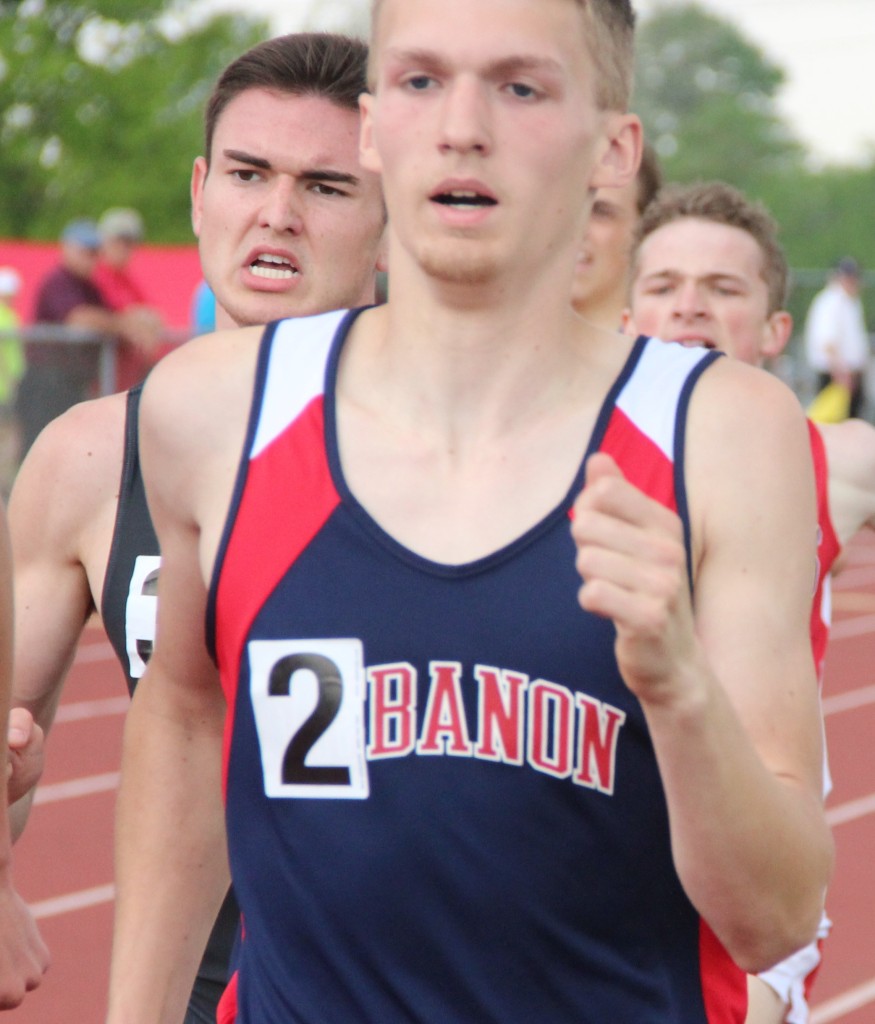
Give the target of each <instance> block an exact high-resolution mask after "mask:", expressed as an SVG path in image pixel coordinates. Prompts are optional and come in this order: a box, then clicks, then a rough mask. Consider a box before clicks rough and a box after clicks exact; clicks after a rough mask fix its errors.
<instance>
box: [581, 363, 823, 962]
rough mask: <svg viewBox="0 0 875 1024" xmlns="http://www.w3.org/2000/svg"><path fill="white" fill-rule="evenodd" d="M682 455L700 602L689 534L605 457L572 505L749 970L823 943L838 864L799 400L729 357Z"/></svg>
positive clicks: (809, 483) (706, 898)
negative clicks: (813, 637)
mask: <svg viewBox="0 0 875 1024" xmlns="http://www.w3.org/2000/svg"><path fill="white" fill-rule="evenodd" d="M734 378H737V379H734ZM686 447H687V459H686V466H685V478H686V481H687V490H688V493H689V497H690V506H691V524H692V534H693V545H694V551H693V564H694V574H695V604H694V606H691V602H690V597H689V589H688V586H687V576H686V565H685V556H684V548H683V535H682V530H681V524H680V520H679V519H678V517H677V516H676V515H675V514H674V513H673V512H670V511H669V510H668V509H666V508H665V507H663V506H662V505H659V504H657V503H655V502H653V501H651V500H650V499H648V498H646V497H645V496H644V495H643V494H641V492H639V491H637V490H636V489H635V488H634V487H632V486H631V485H630V484H629V483H628V482H627V481H625V480H624V479H623V478H622V476H621V475H620V474H619V470H618V469H617V467H616V465H615V464H614V463H613V461H612V460H610V459H609V458H607V456H597V457H594V459H593V460H591V462H590V465H589V467H588V470H589V471H588V481H587V486H586V488H585V489H584V492H583V494H582V496H581V498H580V499H579V500H578V503H577V506H576V518H575V524H574V535H575V538H576V540H577V543H578V568H579V569H580V571H581V574H582V576H583V577H584V579H585V581H586V582H585V583H584V585H583V587H582V588H581V603H582V604H583V606H584V607H585V608H588V609H589V610H592V611H596V612H599V613H601V614H603V615H606V616H609V617H610V618H612V619H613V620H614V622H615V624H616V626H617V657H618V662H619V665H620V670H621V672H622V673H623V677H624V679H625V680H626V683H627V685H628V686H629V687H630V689H631V690H632V691H633V692H634V693H635V694H636V696H638V698H639V699H640V700H641V703H642V706H643V709H644V712H645V715H646V716H647V721H648V725H649V728H650V732H651V736H652V739H653V743H654V747H655V750H656V756H657V759H658V761H659V766H660V772H661V775H662V780H663V785H664V787H665V793H666V798H667V801H668V809H669V818H670V825H671V835H672V850H673V855H674V860H675V865H676V867H677V870H678V874H679V876H680V878H681V881H682V882H683V884H684V887H685V889H686V891H687V894H688V895H689V897H690V899H691V900H692V902H693V904H694V905H695V906H696V907H697V909H698V910H699V913H700V914H701V915H702V917H703V918H704V919H705V920H706V921H707V922H708V923H709V925H710V926H711V928H712V929H713V930H714V932H715V933H716V935H717V936H718V938H720V940H721V941H722V942H723V944H724V946H725V947H726V948H727V950H728V952H729V953H730V954H731V955H732V956H733V958H734V959H735V960H736V962H737V963H738V964H739V966H741V967H742V968H743V969H745V970H748V971H757V970H761V969H763V968H764V967H766V966H770V965H771V964H773V963H775V962H777V961H778V960H780V959H782V958H783V957H785V956H787V955H789V954H790V953H791V952H793V951H794V950H795V949H797V948H799V947H801V946H803V945H805V944H806V942H808V941H809V940H810V938H811V937H812V936H813V934H814V931H815V927H816V925H817V922H818V920H819V917H820V911H821V907H822V897H823V891H824V888H825V886H826V883H827V881H828V878H829V873H830V870H831V864H832V844H831V839H830V835H829V830H828V828H827V826H826V822H825V818H824V814H823V806H822V798H821V765H822V761H821V750H820V737H821V733H820V722H819V716H818V702H817V686H816V682H815V679H814V668H813V664H812V659H811V647H810V641H809V638H808V617H809V614H810V601H811V586H812V580H813V578H814V566H815V509H814V487H813V476H812V467H811V456H810V452H809V449H808V441H807V433H806V428H805V424H804V421H803V418H802V414H801V412H800V410H799V407H798V402H796V400H795V398H794V396H793V395H792V394H791V393H790V392H789V391H788V390H787V389H786V388H784V386H783V385H781V384H780V383H779V382H778V381H776V380H774V379H772V378H769V377H768V375H766V374H764V373H762V371H759V370H753V369H751V368H750V367H747V366H742V365H740V364H733V363H731V362H730V361H729V360H721V361H720V362H719V363H718V364H716V365H715V366H713V367H712V368H710V369H709V370H708V371H707V372H706V373H705V374H704V375H703V377H702V379H701V381H700V383H699V385H698V387H697V388H696V390H695V392H694V395H693V399H692V402H691V407H690V416H689V424H688V429H687V439H686ZM776 467H780V471H776Z"/></svg>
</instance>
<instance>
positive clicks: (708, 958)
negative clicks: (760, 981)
mask: <svg viewBox="0 0 875 1024" xmlns="http://www.w3.org/2000/svg"><path fill="white" fill-rule="evenodd" d="M699 963H700V965H701V970H702V998H703V1001H704V1003H705V1017H706V1019H707V1021H708V1024H737V1022H738V1021H742V1020H744V1018H745V1016H746V1015H747V975H746V974H745V973H744V971H742V970H741V969H740V968H739V967H738V966H737V965H736V964H735V962H734V961H733V960H732V958H731V957H730V956H729V954H728V953H727V952H726V950H725V949H724V948H723V946H722V944H721V943H720V941H719V939H718V938H717V936H716V935H715V934H714V932H712V931H711V929H710V928H709V927H708V925H707V924H705V922H704V921H702V922H701V925H700V928H699Z"/></svg>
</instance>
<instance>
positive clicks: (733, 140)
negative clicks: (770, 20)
mask: <svg viewBox="0 0 875 1024" xmlns="http://www.w3.org/2000/svg"><path fill="white" fill-rule="evenodd" d="M637 52H638V59H637V67H636V89H635V96H634V107H635V110H636V111H637V112H638V113H639V114H640V115H641V118H642V120H643V122H644V127H645V132H646V134H647V137H648V138H649V139H650V140H651V141H652V142H653V144H654V145H655V147H656V149H657V152H658V153H659V154H660V157H661V158H662V161H663V165H664V168H665V172H666V175H667V176H668V177H669V178H670V179H672V180H674V181H691V180H695V179H699V178H718V177H719V178H724V179H728V180H730V181H732V182H733V183H734V184H736V185H738V187H740V188H744V189H747V188H748V187H749V186H750V185H751V184H752V183H755V182H757V181H758V180H761V179H762V178H763V177H764V176H767V177H772V176H775V175H783V174H788V173H799V172H800V170H801V169H802V166H803V161H804V156H805V151H804V148H803V147H802V145H801V144H800V143H799V142H798V141H796V140H795V139H794V138H793V137H792V134H791V133H790V131H789V130H788V128H787V126H786V124H785V123H784V121H783V120H782V119H781V117H780V116H779V115H778V113H777V111H776V108H775V96H776V94H777V92H778V90H779V89H780V87H781V85H782V83H783V81H784V72H783V71H782V70H781V69H780V68H779V67H777V66H776V65H775V64H773V63H771V61H769V60H768V59H767V57H766V56H765V55H764V53H763V52H762V50H760V49H759V48H758V47H757V46H756V45H754V44H753V43H751V42H749V41H748V40H747V39H745V38H744V36H742V35H741V33H740V32H739V31H738V30H737V29H736V28H735V26H734V25H732V24H731V23H730V22H728V21H725V20H724V19H722V18H719V17H716V16H714V15H712V14H709V13H708V12H706V11H705V10H703V9H702V8H701V7H699V6H698V5H697V4H694V3H686V4H678V5H673V6H668V7H663V8H660V9H659V10H658V11H657V12H656V13H655V14H653V16H652V17H650V18H649V19H647V20H645V21H643V22H642V24H641V27H640V30H639V34H638V47H637Z"/></svg>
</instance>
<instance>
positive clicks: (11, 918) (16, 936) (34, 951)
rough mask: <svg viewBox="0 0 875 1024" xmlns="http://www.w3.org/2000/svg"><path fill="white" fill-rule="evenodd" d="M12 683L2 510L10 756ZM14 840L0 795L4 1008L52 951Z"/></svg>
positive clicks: (2, 717)
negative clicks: (20, 879) (32, 907)
mask: <svg viewBox="0 0 875 1024" xmlns="http://www.w3.org/2000/svg"><path fill="white" fill-rule="evenodd" d="M11 685H12V558H11V554H10V550H9V537H8V533H7V528H6V516H5V513H3V511H2V509H0V723H2V732H0V757H4V758H5V757H6V722H7V717H8V712H9V694H10V690H11ZM11 871H12V839H11V837H10V833H9V819H8V808H7V805H6V797H5V795H4V796H2V797H0V1009H8V1008H9V1007H12V1006H18V1004H19V1003H20V1002H21V1001H22V999H23V998H24V995H25V992H28V991H30V990H31V989H34V988H36V987H37V985H39V983H40V981H41V980H42V976H43V974H44V973H45V971H46V968H47V967H48V965H49V953H48V950H47V949H46V947H45V945H44V944H43V941H42V939H41V938H40V935H39V932H38V931H37V927H36V923H35V922H34V920H33V917H32V916H31V914H30V911H29V910H28V909H27V906H26V905H25V903H24V901H23V900H22V899H21V897H20V896H19V895H18V893H17V892H16V891H15V888H14V887H13V884H12V877H11Z"/></svg>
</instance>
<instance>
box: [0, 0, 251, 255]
mask: <svg viewBox="0 0 875 1024" xmlns="http://www.w3.org/2000/svg"><path fill="white" fill-rule="evenodd" d="M184 6H185V5H182V4H180V3H179V2H178V0H92V2H90V3H88V4H84V3H75V2H70V0H23V2H20V3H10V2H0V175H2V180H3V181H4V182H5V183H6V184H5V186H4V188H3V190H2V191H0V236H2V237H15V238H33V239H54V238H55V237H57V234H58V232H59V230H60V228H61V227H62V226H63V224H64V223H66V221H68V220H70V219H71V218H73V217H77V216H92V217H97V216H99V215H100V213H101V212H102V211H103V210H105V209H106V208H107V207H109V206H118V205H123V206H135V207H137V208H138V209H139V210H140V211H141V213H142V214H143V217H144V218H145V221H146V223H147V225H148V229H149V237H150V239H151V240H153V241H163V242H187V241H190V240H191V237H192V236H191V225H190V219H189V196H188V182H189V178H190V174H191V164H192V160H193V159H194V157H195V156H196V155H197V154H198V153H200V152H201V149H202V137H203V130H202V115H203V107H204V103H205V101H206V98H207V96H208V95H209V93H210V90H211V89H212V86H213V84H214V82H215V80H216V78H217V76H218V74H219V73H220V72H221V70H222V68H223V67H224V66H225V65H226V64H227V63H228V62H229V61H231V60H233V58H234V57H236V56H238V55H239V54H240V53H242V52H243V51H244V50H245V49H246V48H247V47H249V46H251V45H253V44H254V43H256V42H258V41H259V40H260V39H263V38H265V37H266V36H267V35H268V34H269V33H268V28H267V25H266V24H265V23H264V22H261V21H256V20H252V19H249V18H242V17H239V16H236V17H230V16H220V17H216V18H213V19H212V20H210V21H208V22H206V23H204V24H202V25H200V26H198V27H192V26H185V23H184V17H183V9H184Z"/></svg>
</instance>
